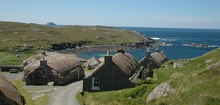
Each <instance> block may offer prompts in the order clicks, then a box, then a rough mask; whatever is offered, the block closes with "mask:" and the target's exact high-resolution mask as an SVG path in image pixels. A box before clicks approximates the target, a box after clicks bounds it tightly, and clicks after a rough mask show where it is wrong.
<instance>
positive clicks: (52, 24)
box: [46, 22, 56, 26]
mask: <svg viewBox="0 0 220 105" xmlns="http://www.w3.org/2000/svg"><path fill="white" fill-rule="evenodd" d="M46 25H47V26H56V24H55V23H54V22H48V23H47V24H46Z"/></svg>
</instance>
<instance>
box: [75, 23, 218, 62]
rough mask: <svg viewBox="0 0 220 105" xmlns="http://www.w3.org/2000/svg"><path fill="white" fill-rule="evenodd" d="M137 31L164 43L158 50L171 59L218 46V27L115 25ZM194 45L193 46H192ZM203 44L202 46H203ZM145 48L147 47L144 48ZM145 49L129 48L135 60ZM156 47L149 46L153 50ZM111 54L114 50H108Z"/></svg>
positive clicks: (99, 53)
mask: <svg viewBox="0 0 220 105" xmlns="http://www.w3.org/2000/svg"><path fill="white" fill-rule="evenodd" d="M117 28H122V29H126V30H131V31H137V32H139V33H140V34H141V35H144V36H147V37H150V38H152V39H154V40H156V41H158V42H161V43H164V45H160V46H157V47H158V48H159V49H160V51H162V50H163V51H164V53H165V55H166V56H167V57H168V58H169V59H172V60H179V59H191V58H195V57H198V56H201V55H203V54H205V53H207V52H209V51H212V50H214V49H216V48H219V47H220V29H182V28H146V27H117ZM193 45H194V46H193ZM199 45H201V46H199ZM203 45H204V46H203ZM146 49H147V48H146ZM146 49H145V48H144V49H135V50H129V51H127V52H128V53H130V54H132V55H133V56H134V57H135V58H136V59H137V60H141V59H142V58H143V57H144V56H145V55H146ZM155 49H156V47H153V48H151V52H155ZM110 53H111V54H112V55H113V54H115V52H110ZM104 55H106V52H104V51H93V52H83V53H79V54H76V56H78V57H80V58H84V59H89V58H91V57H93V56H95V57H96V58H100V57H102V56H104Z"/></svg>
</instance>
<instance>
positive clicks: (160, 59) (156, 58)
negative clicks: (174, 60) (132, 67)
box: [139, 52, 168, 67]
mask: <svg viewBox="0 0 220 105" xmlns="http://www.w3.org/2000/svg"><path fill="white" fill-rule="evenodd" d="M167 59H168V58H167V57H166V56H165V55H164V54H162V53H161V52H154V53H152V54H151V56H150V58H147V57H144V58H142V59H141V60H140V61H139V62H140V64H141V65H145V66H147V65H148V63H149V62H154V63H155V64H156V65H157V67H160V66H161V65H162V63H164V61H166V60H167Z"/></svg>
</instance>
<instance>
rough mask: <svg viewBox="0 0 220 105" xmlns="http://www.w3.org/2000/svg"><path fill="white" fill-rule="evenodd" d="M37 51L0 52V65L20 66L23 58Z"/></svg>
mask: <svg viewBox="0 0 220 105" xmlns="http://www.w3.org/2000/svg"><path fill="white" fill-rule="evenodd" d="M36 53H37V52H0V65H1V66H22V62H23V60H25V59H26V58H28V57H30V56H32V55H35V54H36Z"/></svg>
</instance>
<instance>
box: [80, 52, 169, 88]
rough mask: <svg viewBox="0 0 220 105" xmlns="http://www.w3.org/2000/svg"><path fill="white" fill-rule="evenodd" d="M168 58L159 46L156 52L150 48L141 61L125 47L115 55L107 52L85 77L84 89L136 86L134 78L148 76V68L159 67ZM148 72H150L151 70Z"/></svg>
mask: <svg viewBox="0 0 220 105" xmlns="http://www.w3.org/2000/svg"><path fill="white" fill-rule="evenodd" d="M166 60H168V58H167V57H166V56H165V55H164V53H163V51H162V52H160V50H159V49H158V48H157V49H156V51H155V52H154V53H151V52H150V49H148V50H147V51H146V56H145V57H144V58H143V59H141V60H140V61H139V62H138V61H137V60H136V59H135V58H134V57H133V56H132V55H131V54H129V53H125V51H124V50H123V49H120V50H117V53H116V54H115V55H113V56H111V55H109V54H107V55H106V56H104V61H103V62H101V63H100V64H99V65H98V66H97V67H95V69H94V70H93V71H92V73H91V75H89V76H87V77H85V78H84V79H83V91H108V90H119V89H124V88H130V87H134V86H135V83H134V81H135V80H134V79H137V78H138V77H139V78H143V77H145V79H146V77H147V74H146V75H144V74H145V73H146V69H148V70H152V69H154V68H159V67H160V66H161V65H162V63H164V62H165V61H166ZM147 73H150V72H149V71H148V72H147Z"/></svg>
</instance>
